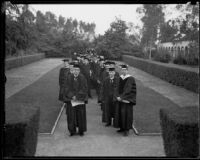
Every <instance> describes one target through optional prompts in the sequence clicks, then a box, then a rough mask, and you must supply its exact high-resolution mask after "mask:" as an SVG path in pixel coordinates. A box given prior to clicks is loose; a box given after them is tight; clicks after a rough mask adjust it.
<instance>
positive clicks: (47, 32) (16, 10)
mask: <svg viewBox="0 0 200 160" xmlns="http://www.w3.org/2000/svg"><path fill="white" fill-rule="evenodd" d="M5 13H6V34H5V36H6V38H5V44H6V46H5V48H6V57H8V56H17V55H19V51H23V52H24V53H25V54H29V51H30V50H34V51H35V52H43V53H47V54H50V55H51V54H52V55H53V56H70V54H71V53H72V52H78V51H79V52H80V51H82V50H83V49H84V50H85V48H87V47H88V46H89V45H91V42H90V41H91V40H92V38H93V37H94V34H95V32H94V30H95V27H96V25H95V24H94V23H86V22H83V21H79V22H78V21H77V20H76V19H72V18H67V19H66V18H65V17H62V16H59V17H58V18H57V17H56V16H55V14H53V13H51V12H49V11H48V12H46V13H45V14H43V13H42V12H41V11H37V13H36V16H34V14H33V13H32V12H31V10H30V8H29V5H24V4H22V5H15V4H12V3H10V2H6V3H5Z"/></svg>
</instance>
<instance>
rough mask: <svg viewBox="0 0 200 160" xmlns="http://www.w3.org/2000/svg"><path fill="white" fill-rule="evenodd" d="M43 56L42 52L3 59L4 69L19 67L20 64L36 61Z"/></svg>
mask: <svg viewBox="0 0 200 160" xmlns="http://www.w3.org/2000/svg"><path fill="white" fill-rule="evenodd" d="M43 58H45V54H44V53H41V54H34V55H26V56H19V57H13V58H8V59H6V60H5V69H6V70H8V69H12V68H16V67H20V66H23V65H26V64H29V63H32V62H35V61H38V60H40V59H43Z"/></svg>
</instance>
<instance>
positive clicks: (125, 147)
mask: <svg viewBox="0 0 200 160" xmlns="http://www.w3.org/2000/svg"><path fill="white" fill-rule="evenodd" d="M60 64H62V61H61V59H53V58H52V59H51V58H50V59H49V58H48V59H44V60H41V61H38V62H34V63H32V64H29V65H26V66H23V67H20V68H16V69H12V70H8V71H6V76H7V83H6V86H5V87H6V92H5V93H6V98H8V97H9V96H11V95H13V94H15V93H17V92H19V91H20V90H21V89H23V88H24V87H26V86H27V85H29V84H31V83H33V82H34V81H36V80H37V79H38V78H40V77H41V76H42V75H44V74H45V73H47V72H48V71H50V70H51V69H53V68H55V67H56V66H58V65H60ZM130 71H131V74H132V75H133V76H134V77H135V78H136V79H138V80H140V81H141V82H142V83H143V84H144V85H145V86H148V87H149V88H152V89H154V90H155V91H157V92H159V93H161V94H162V95H163V96H165V97H167V98H169V99H171V100H172V101H173V102H174V103H177V104H178V105H180V106H187V105H190V106H191V105H195V104H198V94H195V93H193V92H190V91H188V90H185V89H183V88H180V87H176V86H174V85H171V84H169V83H167V82H165V81H163V80H161V79H159V78H156V77H154V76H151V75H149V74H147V73H145V72H143V71H141V70H138V69H135V68H132V67H130ZM87 129H88V131H87V132H86V134H85V136H83V137H80V136H79V135H77V136H74V137H69V136H68V135H69V133H68V131H67V123H66V115H65V110H63V112H62V114H61V117H60V120H59V122H58V125H57V126H56V128H55V132H54V134H53V135H38V144H37V150H36V156H165V154H164V148H163V141H162V137H161V136H136V135H135V134H134V133H133V131H130V134H129V136H128V137H123V136H122V135H120V134H118V133H116V129H114V128H112V127H108V128H107V127H105V126H104V124H103V123H102V122H101V110H100V106H98V105H97V103H96V99H95V98H93V99H89V103H88V105H87Z"/></svg>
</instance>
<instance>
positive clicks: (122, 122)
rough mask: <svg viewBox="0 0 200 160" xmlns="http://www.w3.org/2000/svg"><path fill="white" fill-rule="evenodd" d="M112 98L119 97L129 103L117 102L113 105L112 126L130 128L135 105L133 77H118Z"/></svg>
mask: <svg viewBox="0 0 200 160" xmlns="http://www.w3.org/2000/svg"><path fill="white" fill-rule="evenodd" d="M114 92H115V93H114V99H116V98H117V97H121V99H123V100H127V101H129V102H130V103H124V102H119V101H118V102H117V103H116V106H115V115H114V127H116V128H121V129H124V130H129V129H132V124H133V106H134V105H136V83H135V79H134V77H132V76H130V77H128V78H126V79H124V80H123V79H122V78H121V77H120V78H119V85H118V86H116V88H115V91H114Z"/></svg>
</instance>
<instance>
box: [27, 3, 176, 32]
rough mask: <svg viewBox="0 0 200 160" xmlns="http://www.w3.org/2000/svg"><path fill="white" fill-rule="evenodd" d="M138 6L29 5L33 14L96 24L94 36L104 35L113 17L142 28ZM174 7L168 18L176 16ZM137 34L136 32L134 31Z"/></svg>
mask: <svg viewBox="0 0 200 160" xmlns="http://www.w3.org/2000/svg"><path fill="white" fill-rule="evenodd" d="M140 6H141V5H140V4H96V5H94V4H76V5H75V4H56V5H55V4H35V5H30V7H31V8H32V10H33V11H34V12H37V11H38V10H40V11H41V12H43V13H45V12H46V11H50V12H52V13H54V14H55V15H56V16H57V17H59V15H62V16H63V17H65V18H69V17H72V18H73V19H75V18H76V19H77V20H78V21H80V20H82V21H85V22H89V23H92V22H94V23H95V24H96V29H95V32H96V34H104V32H105V31H106V30H107V29H108V28H109V27H110V23H111V22H113V21H114V20H115V17H116V16H117V17H120V18H121V19H122V20H125V21H126V22H132V23H133V24H134V25H138V26H140V27H142V22H141V21H140V16H139V15H138V14H137V13H136V9H137V8H138V7H140ZM173 6H174V5H170V7H168V8H169V9H168V15H169V16H168V17H169V18H170V16H172V17H174V16H175V15H176V16H177V13H175V11H174V10H173ZM136 32H137V31H136Z"/></svg>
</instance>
